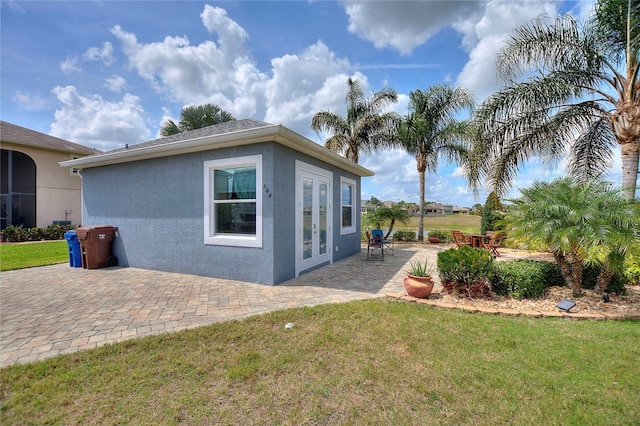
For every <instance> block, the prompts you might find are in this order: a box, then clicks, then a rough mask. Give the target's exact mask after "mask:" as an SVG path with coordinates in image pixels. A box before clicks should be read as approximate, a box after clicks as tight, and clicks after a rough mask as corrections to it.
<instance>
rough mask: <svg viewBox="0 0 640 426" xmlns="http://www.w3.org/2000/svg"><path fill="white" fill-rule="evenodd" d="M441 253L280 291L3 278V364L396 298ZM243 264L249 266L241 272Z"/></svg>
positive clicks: (186, 279)
mask: <svg viewBox="0 0 640 426" xmlns="http://www.w3.org/2000/svg"><path fill="white" fill-rule="evenodd" d="M444 248H445V247H442V246H424V247H414V246H404V247H396V253H395V256H385V260H384V262H379V261H370V262H367V261H366V252H363V253H361V254H360V255H356V256H351V257H350V258H348V259H344V260H341V261H339V262H336V263H334V264H332V265H329V266H326V267H323V268H320V269H318V270H316V271H313V272H310V273H308V274H304V275H302V276H300V277H299V278H296V279H293V280H290V281H287V282H285V283H282V284H279V285H277V286H273V287H271V286H265V285H260V284H251V283H246V282H240V281H232V280H221V279H215V278H207V277H199V276H194V275H183V274H175V273H166V272H158V271H149V270H143V269H136V268H105V269H91V270H89V269H81V268H70V267H69V265H68V264H61V265H53V266H45V267H39V268H31V269H23V270H17V271H7V272H3V273H2V276H1V283H0V365H1V366H6V365H10V364H14V363H25V362H31V361H37V360H41V359H44V358H47V357H51V356H55V355H58V354H63V353H69V352H75V351H78V350H82V349H88V348H94V347H97V346H100V345H104V344H106V343H114V342H119V341H123V340H126V339H131V338H135V337H141V336H148V335H152V334H159V333H164V332H171V331H177V330H182V329H187V328H193V327H198V326H202V325H206V324H211V323H214V322H220V321H227V320H232V319H241V318H245V317H247V316H250V315H255V314H261V313H265V312H269V311H274V310H279V309H286V308H293V307H301V306H313V305H318V304H326V303H341V302H347V301H352V300H357V299H367V298H373V297H383V296H384V295H385V294H386V293H388V292H402V291H404V287H403V284H402V280H403V278H404V276H405V275H406V272H405V271H406V269H407V268H408V264H409V261H410V260H411V259H413V258H416V259H419V260H423V259H424V258H425V257H427V258H428V259H429V261H430V262H433V263H434V264H435V262H436V257H437V253H438V251H440V250H443V249H444ZM248 267H250V266H248Z"/></svg>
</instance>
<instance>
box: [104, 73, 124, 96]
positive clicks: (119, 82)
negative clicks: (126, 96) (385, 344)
mask: <svg viewBox="0 0 640 426" xmlns="http://www.w3.org/2000/svg"><path fill="white" fill-rule="evenodd" d="M105 82H106V84H105V86H106V87H107V88H108V89H109V90H110V91H111V92H115V93H120V92H122V91H123V90H124V89H125V87H126V86H127V81H126V80H125V79H124V77H122V76H119V75H116V74H114V75H112V76H111V77H108V78H106V79H105Z"/></svg>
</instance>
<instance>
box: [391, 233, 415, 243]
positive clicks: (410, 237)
mask: <svg viewBox="0 0 640 426" xmlns="http://www.w3.org/2000/svg"><path fill="white" fill-rule="evenodd" d="M393 239H394V240H396V241H415V239H416V233H415V231H402V230H401V231H396V232H394V233H393Z"/></svg>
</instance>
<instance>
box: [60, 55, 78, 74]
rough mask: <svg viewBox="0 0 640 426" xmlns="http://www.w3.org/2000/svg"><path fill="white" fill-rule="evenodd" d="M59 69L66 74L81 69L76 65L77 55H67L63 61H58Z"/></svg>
mask: <svg viewBox="0 0 640 426" xmlns="http://www.w3.org/2000/svg"><path fill="white" fill-rule="evenodd" d="M60 69H61V70H62V72H63V73H65V74H67V75H69V74H73V73H77V72H80V71H82V69H81V68H80V67H79V66H78V57H77V56H67V58H66V59H65V60H64V61H62V62H60Z"/></svg>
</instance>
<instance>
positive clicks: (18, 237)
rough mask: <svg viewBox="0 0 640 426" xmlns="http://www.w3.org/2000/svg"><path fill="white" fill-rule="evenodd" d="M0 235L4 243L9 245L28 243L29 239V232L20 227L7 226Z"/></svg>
mask: <svg viewBox="0 0 640 426" xmlns="http://www.w3.org/2000/svg"><path fill="white" fill-rule="evenodd" d="M0 235H2V238H4V239H5V241H8V242H10V243H21V242H23V241H28V239H29V231H28V230H27V229H24V228H23V227H22V225H18V226H14V225H10V226H7V227H6V228H5V229H3V230H2V231H0Z"/></svg>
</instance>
